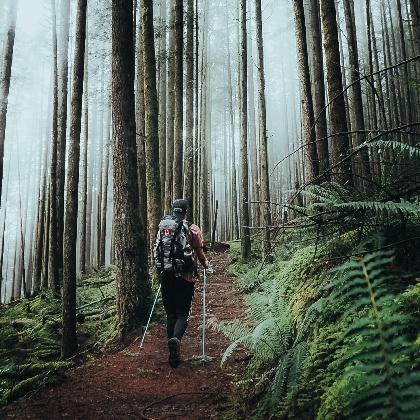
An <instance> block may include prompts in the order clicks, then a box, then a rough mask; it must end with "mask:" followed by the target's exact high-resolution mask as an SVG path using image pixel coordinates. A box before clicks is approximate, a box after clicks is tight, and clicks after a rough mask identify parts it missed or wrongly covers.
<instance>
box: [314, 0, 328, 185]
mask: <svg viewBox="0 0 420 420" xmlns="http://www.w3.org/2000/svg"><path fill="white" fill-rule="evenodd" d="M310 4H311V7H310V11H309V16H310V30H311V32H310V33H311V36H312V43H311V56H312V72H313V81H312V84H313V109H314V117H315V121H316V122H315V134H316V140H317V151H318V160H319V172H320V173H321V174H322V173H324V172H325V171H326V170H327V169H328V168H329V166H330V158H329V152H328V139H327V135H328V132H327V114H326V110H325V82H324V63H323V58H322V34H321V23H320V16H319V0H310ZM329 178H330V177H329V175H328V174H326V176H325V177H324V179H325V180H329Z"/></svg>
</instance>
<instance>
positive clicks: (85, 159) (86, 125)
mask: <svg viewBox="0 0 420 420" xmlns="http://www.w3.org/2000/svg"><path fill="white" fill-rule="evenodd" d="M88 47H89V43H88V33H87V28H86V47H85V71H84V78H83V79H84V84H85V86H84V103H85V108H84V116H83V119H84V127H83V128H84V146H83V147H84V148H83V173H82V178H83V190H82V197H83V199H82V217H81V223H80V224H81V226H80V271H81V272H82V273H85V272H86V259H87V255H86V242H87V237H86V236H87V208H88V183H89V176H88V151H89V74H88V51H89V50H88Z"/></svg>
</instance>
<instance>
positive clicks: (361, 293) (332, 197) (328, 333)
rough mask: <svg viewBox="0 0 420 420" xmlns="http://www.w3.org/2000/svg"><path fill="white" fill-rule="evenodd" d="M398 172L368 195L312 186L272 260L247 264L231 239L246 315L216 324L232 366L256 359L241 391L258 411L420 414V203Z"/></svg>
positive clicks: (412, 153)
mask: <svg viewBox="0 0 420 420" xmlns="http://www.w3.org/2000/svg"><path fill="white" fill-rule="evenodd" d="M376 146H378V145H376ZM380 146H381V147H383V148H385V147H389V148H391V149H392V150H393V152H394V153H397V152H400V153H401V154H403V155H404V156H405V155H408V158H413V157H417V158H418V156H419V149H418V148H417V147H415V148H407V147H405V146H404V147H403V146H402V145H401V144H399V143H398V142H395V141H391V142H381V143H380ZM372 147H373V146H372ZM400 175H401V174H398V176H397V175H396V174H395V173H391V172H389V173H386V174H383V178H382V180H381V185H380V188H378V189H372V191H369V193H366V194H362V193H361V192H360V190H359V191H358V190H356V189H348V188H344V187H343V186H340V185H337V184H334V183H326V184H323V185H321V186H313V187H310V188H308V189H306V190H305V192H304V195H305V196H306V198H307V200H308V202H307V204H306V206H304V207H303V206H301V207H296V206H292V207H291V208H292V210H291V211H290V216H291V217H290V220H289V222H287V223H288V228H289V229H284V230H281V227H280V228H279V232H280V235H278V236H276V238H275V239H276V241H277V243H278V245H277V247H276V248H275V250H274V251H273V254H272V258H271V261H272V262H270V263H267V261H265V262H263V261H262V260H253V261H249V262H246V263H243V262H241V260H240V252H239V247H238V246H235V244H233V246H232V248H231V250H232V251H231V252H232V257H233V258H232V264H231V267H230V270H231V272H232V273H233V274H234V275H235V276H236V277H237V282H236V285H237V288H238V289H239V290H241V291H242V292H244V293H245V303H246V307H247V317H246V319H245V320H235V321H233V322H221V323H219V324H217V326H216V328H218V329H219V330H221V331H222V332H223V333H224V334H225V335H226V336H227V337H228V338H229V339H230V340H231V345H230V346H229V347H228V348H227V349H226V351H225V353H224V356H223V359H222V364H225V363H229V359H230V357H231V355H232V354H233V353H234V352H235V351H236V350H237V349H243V348H245V349H246V351H247V352H248V353H249V355H250V356H251V359H250V362H249V364H248V369H247V372H246V374H245V378H242V380H241V381H240V382H239V383H238V387H239V388H240V391H241V392H242V394H243V398H242V402H243V403H244V402H245V403H246V405H247V407H246V410H247V411H248V412H249V413H253V414H252V415H253V417H254V418H280V419H320V420H321V419H322V420H324V419H367V418H369V419H387V418H394V419H405V418H407V419H415V418H420V399H419V398H418V396H419V395H420V334H419V333H420V283H419V272H420V257H419V254H418V249H419V244H420V241H419V239H418V238H419V237H420V204H419V203H420V200H419V196H418V188H411V185H410V188H405V189H404V190H403V189H402V184H401V182H402V181H401V179H402V178H401V176H400ZM404 182H405V181H404ZM401 191H407V193H406V194H403V193H402V192H401ZM395 194H397V195H395ZM254 245H255V246H256V244H254Z"/></svg>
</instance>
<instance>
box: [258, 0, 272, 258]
mask: <svg viewBox="0 0 420 420" xmlns="http://www.w3.org/2000/svg"><path fill="white" fill-rule="evenodd" d="M255 20H256V23H257V48H258V76H259V93H258V102H259V112H260V116H259V125H260V130H259V133H260V168H261V169H260V170H261V201H262V208H263V221H264V226H265V227H266V229H265V230H264V236H263V238H264V241H263V254H264V255H267V254H268V253H269V252H270V250H271V243H270V229H269V228H268V226H271V209H270V200H271V199H270V179H269V174H268V151H267V111H266V101H265V73H264V39H263V26H262V12H261V0H255Z"/></svg>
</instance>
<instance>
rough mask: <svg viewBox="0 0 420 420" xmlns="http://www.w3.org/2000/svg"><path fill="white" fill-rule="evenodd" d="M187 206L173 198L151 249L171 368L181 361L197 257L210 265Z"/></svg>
mask: <svg viewBox="0 0 420 420" xmlns="http://www.w3.org/2000/svg"><path fill="white" fill-rule="evenodd" d="M187 210H188V202H187V200H184V199H177V200H175V201H174V203H173V205H172V212H173V213H172V215H170V216H165V217H164V218H163V219H162V220H161V221H160V223H159V227H158V233H157V237H156V243H155V253H154V257H155V265H156V269H157V271H158V273H159V277H160V282H161V286H162V301H163V306H164V308H165V312H166V318H167V323H166V330H167V337H168V349H169V365H170V366H171V367H173V368H176V367H178V365H179V363H180V361H181V340H182V337H183V335H184V333H185V331H186V329H187V326H188V318H189V315H190V309H191V303H192V299H193V296H194V284H195V281H196V280H197V277H198V274H197V259H198V261H200V263H201V265H202V266H203V267H204V269H209V262H208V260H207V258H206V256H205V255H204V251H203V238H202V234H201V230H200V228H199V227H198V226H197V225H195V224H193V223H191V222H188V221H187V220H186V214H187Z"/></svg>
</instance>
